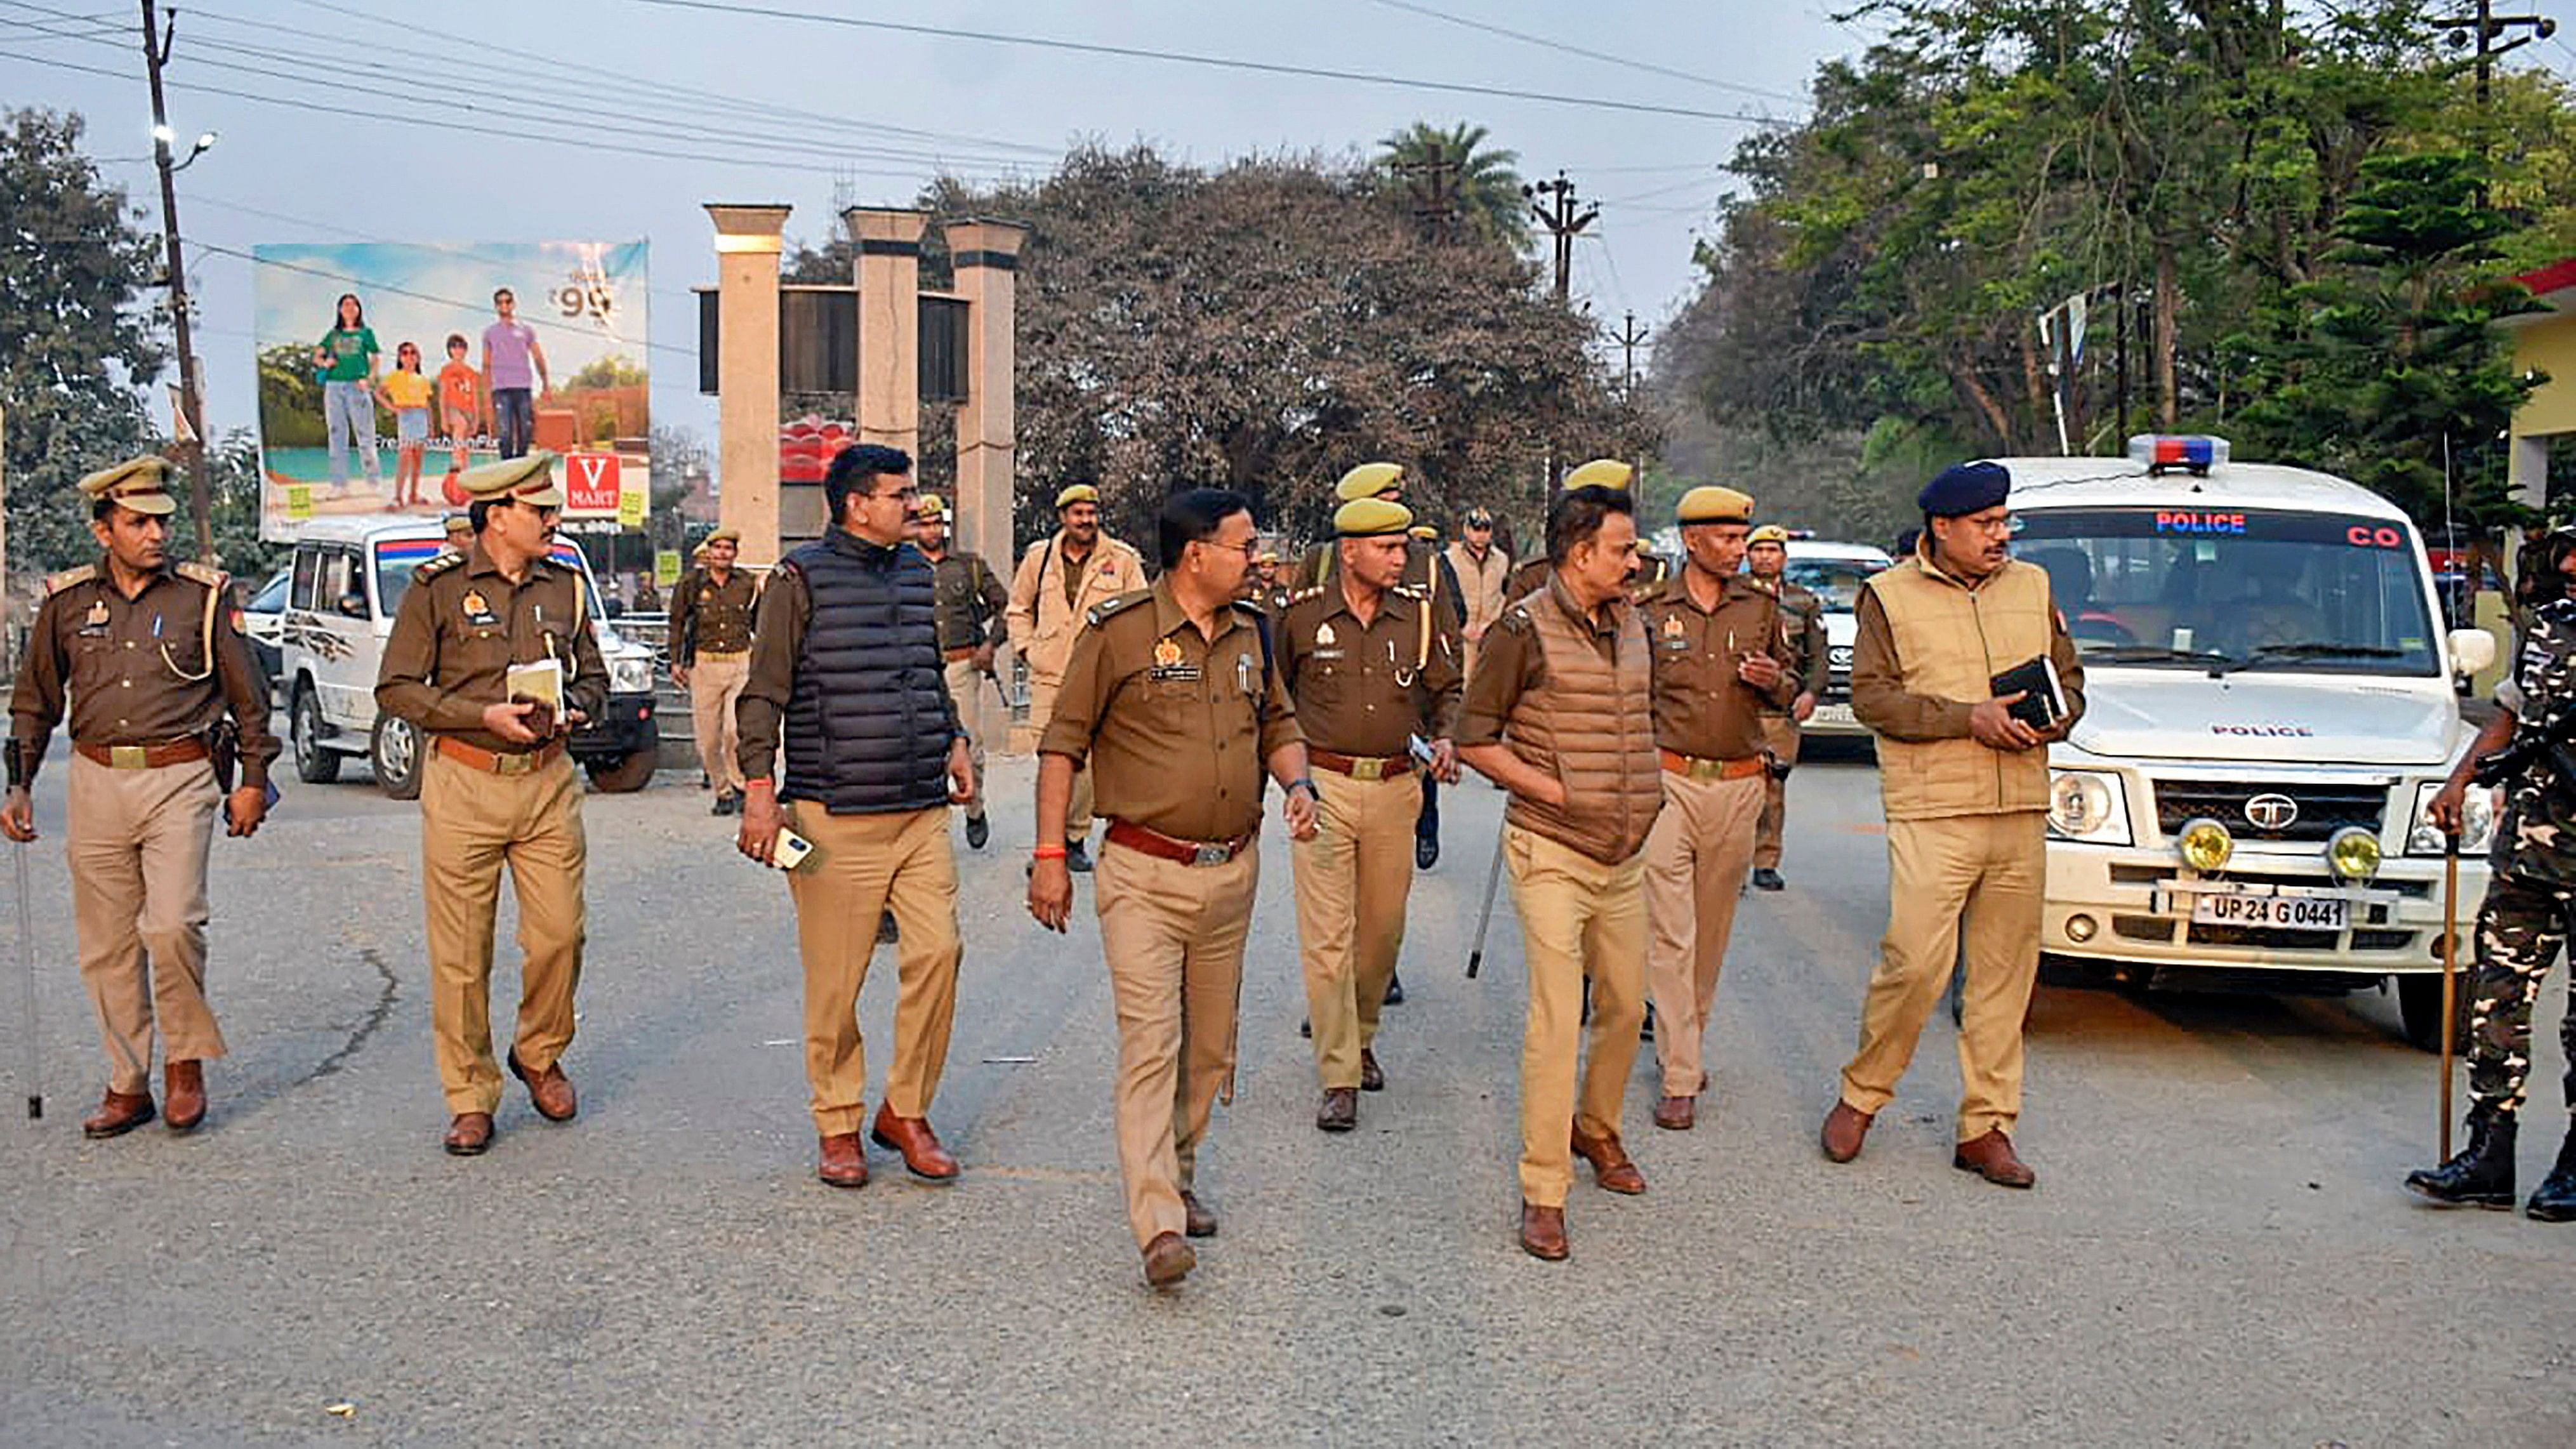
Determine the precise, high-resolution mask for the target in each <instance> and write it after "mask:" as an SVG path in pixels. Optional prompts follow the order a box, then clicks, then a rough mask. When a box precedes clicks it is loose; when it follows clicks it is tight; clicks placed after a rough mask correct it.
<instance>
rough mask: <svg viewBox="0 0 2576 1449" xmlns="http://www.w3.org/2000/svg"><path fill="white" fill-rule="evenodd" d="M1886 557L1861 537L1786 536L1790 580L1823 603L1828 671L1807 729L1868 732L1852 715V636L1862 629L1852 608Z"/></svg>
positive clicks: (1828, 732)
mask: <svg viewBox="0 0 2576 1449" xmlns="http://www.w3.org/2000/svg"><path fill="white" fill-rule="evenodd" d="M1889 562H1890V560H1889V559H1888V557H1887V553H1886V551H1885V550H1883V549H1878V548H1873V547H1871V546H1870V545H1868V544H1865V543H1829V542H1826V541H1825V540H1822V539H1813V538H1792V539H1790V540H1789V564H1788V572H1787V577H1788V580H1789V582H1791V583H1793V584H1798V585H1801V586H1803V587H1804V588H1805V589H1806V590H1807V591H1808V592H1809V593H1812V594H1814V595H1815V596H1816V598H1817V600H1818V601H1819V602H1821V603H1822V604H1823V605H1824V606H1825V666H1826V669H1827V671H1828V673H1829V675H1830V677H1829V678H1828V679H1827V680H1826V683H1825V692H1824V694H1823V695H1822V696H1820V697H1819V698H1818V699H1817V701H1816V712H1815V714H1814V715H1813V716H1811V717H1809V719H1808V720H1807V726H1806V733H1807V734H1809V735H1842V736H1849V737H1853V738H1865V737H1867V735H1868V734H1869V731H1868V730H1867V729H1864V728H1863V727H1862V726H1861V723H1860V721H1858V720H1856V719H1854V718H1852V708H1851V668H1852V640H1853V639H1854V638H1855V637H1857V636H1858V634H1859V632H1860V624H1859V621H1858V620H1857V619H1856V618H1855V616H1854V615H1853V613H1852V610H1853V609H1854V608H1856V607H1858V605H1859V603H1860V586H1861V584H1862V583H1863V582H1864V581H1865V580H1867V579H1868V578H1869V576H1870V575H1871V574H1874V573H1877V572H1878V571H1879V570H1881V569H1883V568H1886V567H1887V566H1888V564H1889Z"/></svg>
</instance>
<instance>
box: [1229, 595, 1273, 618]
mask: <svg viewBox="0 0 2576 1449" xmlns="http://www.w3.org/2000/svg"><path fill="white" fill-rule="evenodd" d="M1234 606H1235V607H1236V608H1238V609H1241V610H1242V611H1243V612H1245V613H1247V614H1256V615H1259V616H1261V617H1263V618H1268V617H1269V615H1270V611H1269V610H1268V609H1265V608H1263V607H1261V601H1260V600H1259V599H1236V600H1234Z"/></svg>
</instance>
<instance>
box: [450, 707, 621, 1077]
mask: <svg viewBox="0 0 2576 1449" xmlns="http://www.w3.org/2000/svg"><path fill="white" fill-rule="evenodd" d="M588 854H589V852H588V846H587V844H586V842H585V840H584V837H583V835H582V826H581V775H580V772H579V771H576V770H575V769H574V768H573V765H572V758H571V756H569V755H557V756H555V758H554V759H553V760H552V761H551V762H549V763H547V764H546V765H545V766H543V767H542V768H539V769H536V770H531V771H529V772H528V773H526V774H523V775H497V774H494V773H492V772H491V771H489V770H478V769H475V768H474V767H473V766H471V765H463V764H459V763H457V762H456V761H454V760H451V759H449V758H448V757H447V756H445V755H442V754H440V753H438V751H437V748H436V741H435V737H433V738H432V740H431V748H430V753H429V757H428V758H427V759H425V760H423V761H422V762H421V780H420V867H421V869H420V874H421V886H422V893H423V894H424V895H425V896H426V897H427V898H428V903H429V981H430V1005H429V1016H430V1032H431V1036H432V1037H433V1039H434V1040H435V1042H436V1045H437V1053H438V1080H439V1084H440V1085H441V1086H442V1087H443V1088H444V1089H445V1090H446V1093H447V1110H448V1111H450V1112H451V1113H464V1112H489V1111H492V1110H494V1109H495V1108H497V1107H499V1106H500V1105H501V1068H500V1065H499V1063H497V1062H496V1061H494V1060H493V1057H492V927H493V921H494V918H495V914H496V911H497V909H498V906H499V903H500V898H501V868H502V867H503V866H505V865H506V866H508V867H509V869H510V885H511V887H512V889H513V890H515V891H516V892H517V894H518V898H519V954H520V957H521V960H520V965H519V1024H518V1031H517V1034H516V1036H515V1037H514V1039H513V1041H514V1045H515V1048H516V1050H517V1051H518V1054H519V1064H520V1065H521V1066H523V1067H525V1068H527V1070H528V1073H529V1075H531V1076H534V1075H536V1074H538V1073H540V1072H543V1071H544V1070H545V1069H546V1068H548V1067H550V1066H553V1065H554V1064H555V1061H556V1059H558V1058H560V1057H561V1056H562V1055H563V1054H564V1049H565V1048H566V1047H569V1046H571V1045H572V1032H573V1019H572V1018H573V991H574V988H576V987H578V986H579V985H580V984H581V949H582V938H583V934H584V932H585V931H586V929H587V916H586V914H585V911H584V908H583V905H582V895H581V887H582V873H583V870H584V868H585V865H586V864H587V861H588Z"/></svg>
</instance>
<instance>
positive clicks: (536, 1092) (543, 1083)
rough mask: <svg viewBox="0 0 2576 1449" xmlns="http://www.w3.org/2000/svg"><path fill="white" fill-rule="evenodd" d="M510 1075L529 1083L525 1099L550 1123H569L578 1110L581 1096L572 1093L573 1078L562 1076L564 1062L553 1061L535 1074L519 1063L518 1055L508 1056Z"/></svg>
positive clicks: (579, 1109)
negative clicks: (531, 1074) (529, 1072)
mask: <svg viewBox="0 0 2576 1449" xmlns="http://www.w3.org/2000/svg"><path fill="white" fill-rule="evenodd" d="M509 1062H510V1075H511V1076H514V1077H516V1078H518V1079H519V1080H520V1081H522V1082H525V1083H527V1084H528V1101H529V1102H530V1103H531V1104H532V1105H534V1106H535V1107H536V1109H537V1115H538V1116H540V1117H543V1118H545V1119H546V1120H547V1121H549V1122H569V1121H571V1120H572V1119H573V1117H574V1115H575V1114H576V1113H578V1112H580V1111H581V1099H580V1098H578V1097H576V1096H574V1095H573V1090H572V1078H570V1077H567V1076H565V1075H564V1070H563V1063H561V1062H556V1063H553V1064H552V1065H550V1066H548V1067H547V1068H546V1069H545V1070H544V1071H542V1072H539V1073H537V1074H536V1075H535V1076H530V1075H528V1069H527V1068H526V1067H523V1066H521V1065H519V1054H518V1053H517V1052H516V1051H513V1052H511V1053H510V1055H509Z"/></svg>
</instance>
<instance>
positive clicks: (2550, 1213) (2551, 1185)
mask: <svg viewBox="0 0 2576 1449" xmlns="http://www.w3.org/2000/svg"><path fill="white" fill-rule="evenodd" d="M2522 1210H2523V1212H2524V1213H2525V1214H2526V1215H2528V1216H2530V1217H2532V1218H2534V1219H2536V1220H2537V1221H2540V1222H2544V1223H2568V1222H2576V1122H2571V1123H2569V1124H2568V1126H2567V1140H2566V1141H2565V1142H2562V1143H2560V1144H2559V1145H2558V1164H2557V1165H2556V1166H2555V1167H2552V1168H2550V1169H2549V1176H2547V1177H2546V1178H2543V1179H2542V1180H2541V1183H2540V1189H2539V1191H2537V1192H2534V1193H2533V1194H2532V1195H2531V1201H2529V1202H2527V1203H2525V1204H2523V1208H2522Z"/></svg>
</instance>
